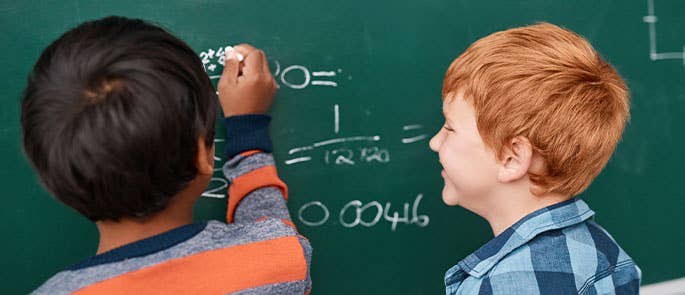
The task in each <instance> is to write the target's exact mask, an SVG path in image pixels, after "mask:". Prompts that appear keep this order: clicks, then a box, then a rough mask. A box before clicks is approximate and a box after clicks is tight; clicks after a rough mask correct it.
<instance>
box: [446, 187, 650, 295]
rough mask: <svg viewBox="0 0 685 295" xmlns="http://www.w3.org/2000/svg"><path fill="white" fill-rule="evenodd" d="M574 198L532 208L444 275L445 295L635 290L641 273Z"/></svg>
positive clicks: (585, 205)
mask: <svg viewBox="0 0 685 295" xmlns="http://www.w3.org/2000/svg"><path fill="white" fill-rule="evenodd" d="M594 214H595V212H594V211H592V210H590V208H589V207H588V205H587V204H586V203H585V202H584V201H582V200H581V199H578V198H575V199H571V200H568V201H565V202H562V203H558V204H555V205H552V206H549V207H547V208H543V209H540V210H538V211H535V212H533V213H531V214H529V215H528V216H526V217H524V218H523V219H521V220H519V221H518V222H517V223H516V224H514V225H512V226H511V227H510V228H508V229H507V230H506V231H504V232H503V233H501V234H500V235H499V236H497V237H495V238H494V239H492V240H491V241H490V242H488V243H487V244H485V245H484V246H483V247H481V248H480V249H478V250H477V251H476V252H474V253H472V254H471V255H469V256H468V257H466V258H465V259H464V260H462V261H460V262H459V263H457V265H455V266H454V267H452V268H450V269H449V270H448V271H447V273H446V274H445V286H446V291H447V294H638V293H639V288H640V277H641V272H640V269H639V268H638V267H637V265H636V264H635V263H634V262H633V260H632V259H631V258H630V257H629V256H628V254H626V253H625V252H624V251H623V249H621V248H620V247H619V246H618V244H617V243H616V241H614V239H613V238H612V237H611V236H610V235H609V233H607V232H606V231H605V230H604V229H603V228H602V227H600V226H599V225H598V224H596V223H595V222H593V221H592V220H591V219H590V217H592V216H593V215H594Z"/></svg>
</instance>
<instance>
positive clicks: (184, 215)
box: [96, 194, 197, 254]
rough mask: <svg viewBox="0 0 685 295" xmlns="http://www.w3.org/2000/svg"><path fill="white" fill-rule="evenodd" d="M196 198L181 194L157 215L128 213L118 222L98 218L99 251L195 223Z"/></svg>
mask: <svg viewBox="0 0 685 295" xmlns="http://www.w3.org/2000/svg"><path fill="white" fill-rule="evenodd" d="M196 200H197V197H196V196H195V197H194V196H189V195H185V196H184V194H179V195H177V196H174V197H173V198H172V200H171V202H170V203H169V206H168V207H167V208H166V209H164V210H163V211H161V212H159V213H157V214H154V215H153V216H149V217H145V218H132V217H125V218H121V219H120V220H119V221H116V222H115V221H112V220H101V221H97V222H96V225H97V228H98V231H99V232H100V243H99V245H98V249H97V253H96V254H101V253H104V252H107V251H109V250H112V249H114V248H118V247H121V246H124V245H126V244H130V243H133V242H136V241H139V240H142V239H145V238H149V237H152V236H156V235H158V234H161V233H163V232H166V231H169V230H172V229H175V228H178V227H181V226H184V225H187V224H190V223H192V222H193V205H194V204H195V201H196Z"/></svg>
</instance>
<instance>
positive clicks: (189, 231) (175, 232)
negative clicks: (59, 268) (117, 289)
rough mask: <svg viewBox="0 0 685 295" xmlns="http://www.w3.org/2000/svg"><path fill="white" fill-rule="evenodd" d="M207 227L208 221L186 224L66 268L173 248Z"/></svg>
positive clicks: (72, 268)
mask: <svg viewBox="0 0 685 295" xmlns="http://www.w3.org/2000/svg"><path fill="white" fill-rule="evenodd" d="M205 227H207V222H202V223H193V224H188V225H184V226H182V227H179V228H176V229H172V230H170V231H167V232H164V233H161V234H159V235H156V236H152V237H149V238H147V239H143V240H140V241H137V242H133V243H131V244H127V245H124V246H121V247H119V248H115V249H113V250H110V251H107V252H105V253H102V254H99V255H95V256H92V257H89V258H86V259H85V260H83V261H81V262H79V263H77V264H75V265H72V266H71V267H68V268H67V269H66V270H79V269H82V268H86V267H91V266H96V265H100V264H106V263H112V262H119V261H123V260H126V259H130V258H135V257H141V256H145V255H149V254H153V253H156V252H159V251H162V250H164V249H167V248H171V247H173V246H174V245H177V244H179V243H181V242H184V241H186V240H188V239H190V238H192V237H194V236H195V235H197V234H198V233H200V232H201V231H203V230H204V229H205Z"/></svg>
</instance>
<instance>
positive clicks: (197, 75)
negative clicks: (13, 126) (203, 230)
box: [21, 17, 217, 221]
mask: <svg viewBox="0 0 685 295" xmlns="http://www.w3.org/2000/svg"><path fill="white" fill-rule="evenodd" d="M21 104H22V105H21V125H22V129H23V131H22V132H23V145H24V151H25V152H26V155H27V157H28V159H29V161H30V162H31V164H32V165H33V166H34V168H35V169H36V170H37V171H38V174H39V175H40V178H41V180H42V182H43V184H44V185H45V187H47V189H48V190H49V191H50V192H51V193H52V194H53V195H54V196H55V197H57V199H59V200H60V201H62V202H64V203H65V204H66V205H68V206H70V207H72V208H74V209H76V210H77V211H78V212H80V213H81V214H83V215H85V216H86V217H88V218H89V219H90V220H93V221H97V220H118V219H119V218H121V217H145V216H149V215H152V214H154V213H156V212H159V211H161V210H163V209H164V208H166V206H167V205H168V203H169V200H170V199H171V198H172V197H173V196H174V195H175V194H176V193H178V192H179V191H181V190H182V189H183V188H185V186H186V185H187V184H188V183H189V182H190V181H191V180H193V179H194V178H195V177H196V175H197V167H196V166H195V165H196V162H195V159H196V156H197V152H198V147H197V140H198V139H199V137H200V136H204V139H205V144H206V145H207V146H208V147H210V146H211V145H212V144H213V142H214V125H215V120H216V114H217V98H216V94H215V92H214V87H213V86H212V84H211V82H210V80H209V77H208V76H207V74H206V73H205V72H204V68H203V66H202V62H201V61H200V59H199V58H198V56H197V55H196V54H195V52H194V51H193V50H192V49H191V48H190V47H189V46H188V45H187V44H185V43H184V42H183V41H181V40H180V39H178V38H176V37H174V36H173V35H171V34H170V33H168V32H167V31H165V30H164V29H162V28H160V27H157V26H155V25H152V24H149V23H147V22H145V21H142V20H138V19H128V18H123V17H106V18H103V19H100V20H95V21H90V22H86V23H83V24H81V25H79V26H78V27H76V28H74V29H72V30H70V31H68V32H66V33H65V34H64V35H62V36H61V37H60V38H59V39H57V40H56V41H54V42H53V43H52V44H51V45H50V46H48V47H47V48H46V49H45V51H43V53H42V54H41V56H40V58H39V59H38V61H37V62H36V64H35V66H34V68H33V71H32V73H31V74H30V75H29V78H28V86H27V87H26V90H25V91H24V94H23V97H22V101H21Z"/></svg>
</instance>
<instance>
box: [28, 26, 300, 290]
mask: <svg viewBox="0 0 685 295" xmlns="http://www.w3.org/2000/svg"><path fill="white" fill-rule="evenodd" d="M235 50H236V51H238V52H239V53H240V54H242V55H243V56H244V61H243V62H240V61H239V60H238V58H237V55H236V53H235V52H234V51H229V52H228V54H227V58H226V64H225V68H224V73H223V75H222V77H221V80H220V82H219V85H218V88H219V93H220V94H219V101H220V104H221V107H222V109H223V111H224V115H225V116H226V119H225V120H224V123H225V125H226V130H227V143H226V151H225V152H226V156H227V157H228V158H229V160H228V162H227V163H226V165H225V166H224V169H223V170H224V173H225V175H226V177H227V178H229V180H231V186H230V187H229V200H228V211H227V215H226V219H227V222H228V224H227V223H223V222H218V221H209V222H202V223H192V211H193V205H194V203H195V201H196V200H197V199H198V198H199V197H200V195H201V194H202V192H203V190H204V189H205V188H206V187H207V185H208V183H209V181H210V179H211V177H212V174H213V170H214V157H213V156H214V143H213V142H214V124H215V119H216V113H217V103H216V100H217V97H216V94H215V92H214V89H213V87H212V85H211V83H210V80H209V78H208V76H207V75H206V74H205V72H204V70H203V67H202V62H201V61H200V59H199V58H198V57H197V55H196V54H195V53H194V52H193V50H192V49H190V47H189V46H188V45H186V44H185V43H184V42H183V41H181V40H179V39H178V38H176V37H174V36H172V35H171V34H169V33H168V32H166V31H165V30H163V29H161V28H159V27H157V26H154V25H151V24H149V23H146V22H144V21H142V20H135V19H127V18H122V17H108V18H104V19H101V20H96V21H91V22H86V23H84V24H81V25H79V26H78V27H76V28H74V29H72V30H70V31H69V32H66V33H65V34H64V35H63V36H61V37H60V38H59V39H58V40H56V41H55V42H53V43H52V44H51V45H50V46H49V47H48V48H47V49H45V51H44V52H43V54H42V55H41V57H40V58H39V60H38V61H37V63H36V65H35V67H34V69H33V71H32V73H31V75H30V77H29V81H28V86H27V88H26V91H25V93H24V95H23V98H22V112H21V124H22V129H23V143H24V149H25V152H26V155H27V157H28V158H29V160H30V162H31V164H32V165H33V167H34V168H35V169H36V171H37V172H38V174H39V176H40V179H41V180H42V182H43V184H44V185H45V187H46V188H47V189H48V190H49V191H50V192H51V193H52V195H54V196H55V197H56V198H57V199H59V200H60V201H61V202H63V203H65V204H66V205H68V206H70V207H72V208H74V209H75V210H77V211H78V212H79V213H81V214H83V215H84V216H86V217H87V218H89V219H90V220H92V221H93V222H95V223H96V225H97V228H98V231H99V233H100V243H99V246H98V250H97V254H96V255H95V256H92V257H90V258H88V259H86V260H84V261H82V262H80V263H78V264H76V265H74V266H72V267H70V268H68V269H66V270H64V271H62V272H59V273H58V274H56V275H55V276H53V277H52V278H51V279H49V280H48V281H47V282H45V283H44V284H43V285H42V286H41V287H40V288H38V289H37V290H36V291H34V293H35V294H68V293H78V294H113V293H120V294H125V293H128V294H171V293H193V294H226V293H241V294H267V293H279V294H286V293H287V294H306V293H308V292H309V290H310V286H311V280H310V277H309V262H310V258H311V247H310V246H309V243H308V241H307V240H306V239H304V238H303V237H302V236H300V235H299V234H298V233H297V231H296V229H295V227H294V225H293V223H292V222H291V221H290V216H289V214H288V210H287V208H286V205H285V199H286V198H287V187H286V185H285V184H284V183H283V182H282V181H281V180H280V179H279V178H278V175H277V173H276V169H275V167H274V161H273V158H272V156H271V154H270V152H271V142H270V139H269V135H268V131H267V127H268V124H269V121H270V118H269V117H268V116H267V115H265V113H266V112H267V111H268V109H269V107H270V105H271V101H272V99H273V95H274V93H275V89H276V87H275V82H274V80H273V77H272V76H271V74H270V71H269V68H268V65H267V62H266V58H265V56H264V53H263V52H262V51H260V50H258V49H256V48H253V47H251V46H249V45H240V46H236V47H235ZM231 223H232V224H231Z"/></svg>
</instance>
